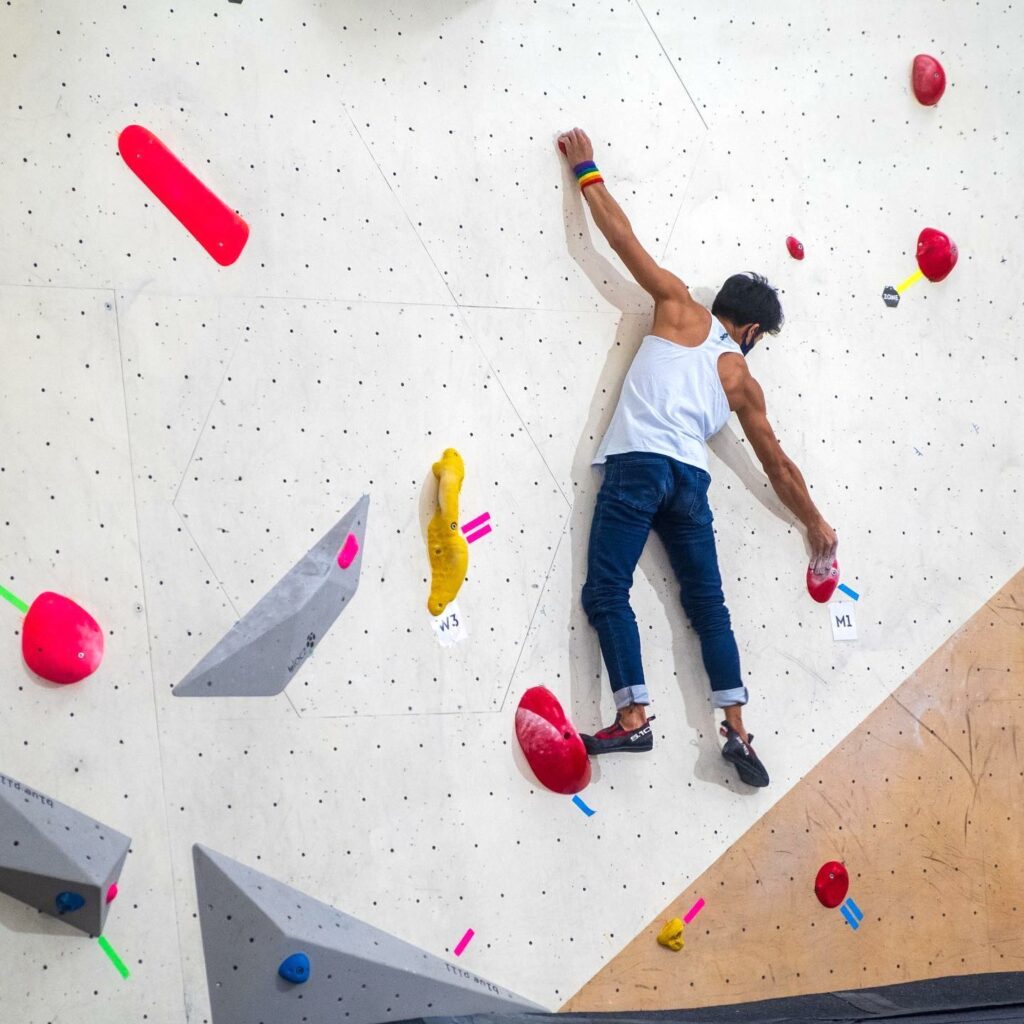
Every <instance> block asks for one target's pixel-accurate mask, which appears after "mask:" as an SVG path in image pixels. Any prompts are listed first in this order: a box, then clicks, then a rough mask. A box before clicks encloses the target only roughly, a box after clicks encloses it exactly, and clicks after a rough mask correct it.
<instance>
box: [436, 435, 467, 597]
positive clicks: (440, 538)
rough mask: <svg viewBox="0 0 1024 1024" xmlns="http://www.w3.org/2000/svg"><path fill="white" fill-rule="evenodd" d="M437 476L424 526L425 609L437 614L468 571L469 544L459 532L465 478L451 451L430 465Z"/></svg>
mask: <svg viewBox="0 0 1024 1024" xmlns="http://www.w3.org/2000/svg"><path fill="white" fill-rule="evenodd" d="M432 468H433V471H434V476H435V477H437V511H436V512H435V513H434V514H433V516H431V519H430V522H429V523H428V524H427V554H428V555H429V557H430V597H429V598H428V599H427V610H428V611H429V612H430V614H431V615H435V616H436V615H440V614H441V612H443V611H444V610H445V608H446V607H447V606H448V605H449V604H450V603H451V602H452V601H454V600H455V595H456V594H458V592H459V587H461V586H462V581H463V580H464V579H465V578H466V570H467V569H468V568H469V545H468V544H467V543H466V538H465V537H463V536H462V533H461V532H460V531H459V491H460V489H461V488H462V481H463V478H464V477H465V475H466V467H465V465H464V464H463V462H462V456H461V455H460V454H459V453H458V452H457V451H456V450H455V449H454V448H445V450H444V454H443V455H442V456H441V458H440V459H439V460H438V461H437V462H435V463H434V465H433V467H432Z"/></svg>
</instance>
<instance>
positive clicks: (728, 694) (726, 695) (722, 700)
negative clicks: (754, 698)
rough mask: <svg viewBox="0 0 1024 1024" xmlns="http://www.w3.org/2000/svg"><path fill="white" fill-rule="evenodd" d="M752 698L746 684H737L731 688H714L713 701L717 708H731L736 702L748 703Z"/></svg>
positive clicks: (712, 692)
mask: <svg viewBox="0 0 1024 1024" xmlns="http://www.w3.org/2000/svg"><path fill="white" fill-rule="evenodd" d="M749 699H750V695H749V694H748V693H747V688H746V687H745V686H736V687H733V689H731V690H712V691H711V703H712V704H713V705H714V706H715V707H716V708H729V707H732V706H733V705H734V704H746V703H747V701H748V700H749Z"/></svg>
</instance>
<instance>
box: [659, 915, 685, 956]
mask: <svg viewBox="0 0 1024 1024" xmlns="http://www.w3.org/2000/svg"><path fill="white" fill-rule="evenodd" d="M658 942H659V943H660V944H661V945H662V946H664V947H665V948H666V949H674V950H675V951H676V952H677V953H678V952H679V950H681V949H682V948H683V922H682V921H680V920H679V918H678V917H673V918H672V920H671V921H669V922H668V924H666V925H665V927H664V928H662V929H661V931H660V932H658Z"/></svg>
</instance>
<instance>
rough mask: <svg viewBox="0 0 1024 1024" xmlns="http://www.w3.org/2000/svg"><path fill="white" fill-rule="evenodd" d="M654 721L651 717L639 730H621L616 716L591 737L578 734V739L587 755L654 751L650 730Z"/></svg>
mask: <svg viewBox="0 0 1024 1024" xmlns="http://www.w3.org/2000/svg"><path fill="white" fill-rule="evenodd" d="M654 719H655V716H654V715H651V717H650V718H648V719H647V721H646V722H644V724H643V725H641V726H640V728H639V729H623V728H622V725H621V724H620V722H619V716H618V715H616V716H615V722H614V723H613V724H612V725H609V726H608V727H607V728H606V729H602V730H601V731H600V732H596V733H594V735H593V736H587V735H586V733H580V739H581V740H583V746H585V747H586V748H587V753H588V754H612V753H615V752H617V751H619V750H628V751H635V752H637V753H639V752H646V751H648V750H653V749H654V732H653V730H652V729H651V722H653V721H654Z"/></svg>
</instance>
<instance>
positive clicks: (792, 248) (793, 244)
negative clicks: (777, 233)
mask: <svg viewBox="0 0 1024 1024" xmlns="http://www.w3.org/2000/svg"><path fill="white" fill-rule="evenodd" d="M786 248H787V249H788V250H789V255H790V256H792V257H793V259H795V260H802V259H803V258H804V243H803V242H800V241H798V240H797V239H795V238H794V237H793V236H792V235H790V236H789V237H788V238H787V239H786Z"/></svg>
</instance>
